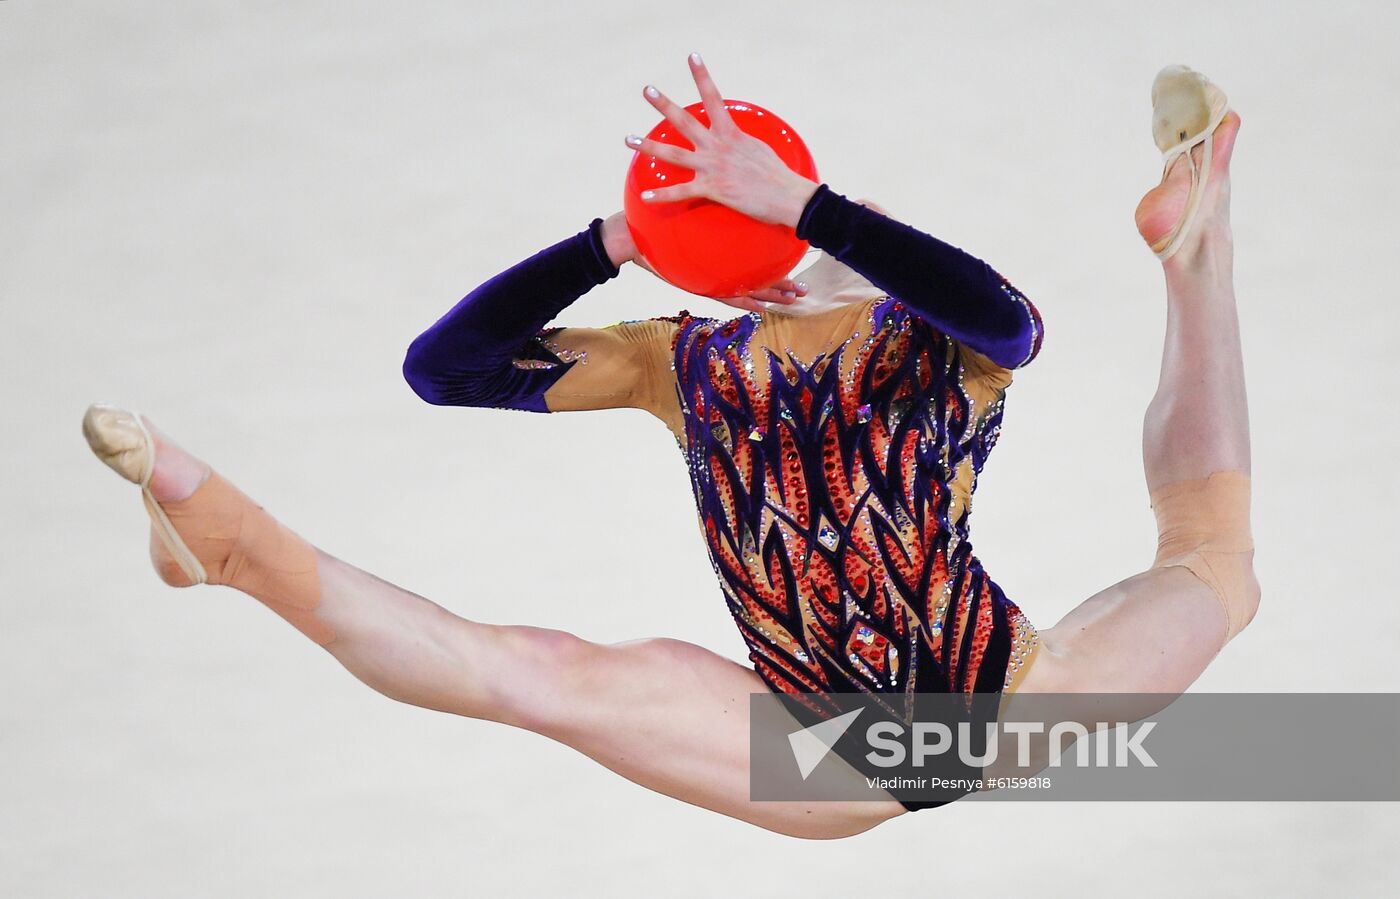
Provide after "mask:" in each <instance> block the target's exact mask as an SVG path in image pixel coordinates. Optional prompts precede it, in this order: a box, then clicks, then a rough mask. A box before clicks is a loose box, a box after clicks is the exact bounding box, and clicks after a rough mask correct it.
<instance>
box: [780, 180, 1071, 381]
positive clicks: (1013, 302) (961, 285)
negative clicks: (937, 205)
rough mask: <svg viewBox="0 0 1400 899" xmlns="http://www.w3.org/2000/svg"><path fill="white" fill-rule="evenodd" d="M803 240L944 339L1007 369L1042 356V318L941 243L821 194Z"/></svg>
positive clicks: (804, 220)
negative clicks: (851, 270) (941, 333)
mask: <svg viewBox="0 0 1400 899" xmlns="http://www.w3.org/2000/svg"><path fill="white" fill-rule="evenodd" d="M796 232H797V236H798V237H799V238H801V239H803V240H805V241H807V242H808V243H810V244H812V246H814V247H817V248H818V249H821V250H825V251H826V252H827V253H830V254H831V256H832V257H833V258H834V259H836V260H838V261H839V262H841V263H843V264H845V265H848V266H850V267H851V268H852V269H854V270H855V271H857V272H859V273H860V274H862V275H864V276H865V277H866V278H868V279H869V280H870V281H871V283H873V284H874V285H875V286H876V287H879V288H880V289H881V290H884V291H886V292H888V293H889V295H890V296H892V297H894V298H895V299H897V300H899V301H900V302H901V303H903V304H904V305H905V306H908V307H909V308H910V309H911V310H913V311H914V312H915V313H916V314H918V315H919V317H920V318H923V319H924V320H926V321H928V322H929V323H930V324H932V325H933V326H934V327H935V328H937V329H939V330H940V331H942V332H943V333H944V334H947V335H948V336H950V337H952V338H954V339H956V340H958V341H960V342H962V343H963V344H965V345H967V346H969V347H971V348H972V349H974V350H976V351H977V352H979V353H982V354H983V355H985V356H987V357H988V358H989V359H991V360H992V361H993V362H995V363H997V364H998V365H1001V366H1004V367H1006V368H1019V367H1020V366H1023V365H1025V364H1026V363H1028V362H1030V361H1031V360H1032V359H1034V358H1035V355H1036V353H1038V352H1040V342H1041V335H1042V334H1043V333H1044V329H1043V327H1042V326H1041V321H1040V313H1039V312H1038V311H1037V310H1036V308H1035V306H1034V305H1032V304H1031V301H1030V300H1028V299H1026V297H1025V296H1024V295H1022V293H1021V292H1020V291H1019V290H1017V289H1016V288H1015V287H1013V286H1012V285H1011V283H1010V282H1008V281H1007V280H1006V279H1005V278H1003V277H1002V276H1001V275H1000V274H998V273H997V272H996V271H995V270H994V269H993V268H992V267H991V266H989V265H987V264H986V263H985V262H983V261H982V260H980V259H978V258H976V257H975V256H972V255H970V254H968V253H965V252H963V251H962V250H960V249H958V248H957V247H954V246H952V245H950V244H947V243H944V242H943V241H941V240H939V239H938V238H936V237H933V236H931V235H928V234H925V233H924V232H922V231H919V230H917V229H915V228H911V227H910V226H908V225H906V224H903V223H902V222H898V221H895V220H894V219H892V218H889V217H888V216H884V215H881V214H880V213H878V212H876V211H875V210H873V209H870V208H869V207H866V206H862V205H860V204H859V203H856V202H854V201H852V200H849V199H847V198H846V197H844V196H842V195H841V194H838V193H835V192H834V191H832V190H831V189H830V188H829V187H827V185H825V184H822V185H820V186H818V187H817V191H816V193H814V194H813V195H812V197H811V199H809V200H808V201H807V205H806V206H805V207H804V208H803V210H802V216H801V218H799V219H798V222H797V228H796Z"/></svg>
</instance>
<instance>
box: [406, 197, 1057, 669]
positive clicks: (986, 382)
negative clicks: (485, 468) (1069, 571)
mask: <svg viewBox="0 0 1400 899" xmlns="http://www.w3.org/2000/svg"><path fill="white" fill-rule="evenodd" d="M601 221H602V220H601V219H595V220H594V221H593V222H592V223H591V225H590V227H589V229H588V230H587V231H586V232H582V233H580V234H579V235H577V236H576V237H575V238H573V239H571V240H570V241H564V242H561V243H560V244H557V245H555V246H554V247H552V248H550V249H549V250H545V251H542V252H541V253H539V254H536V255H535V256H534V257H531V258H530V259H528V260H526V261H525V262H522V263H521V264H519V265H517V266H516V267H515V268H513V269H511V270H509V271H507V272H505V273H503V274H502V275H499V276H497V278H495V279H493V280H492V281H491V282H487V284H484V285H483V286H482V287H480V288H478V289H477V291H474V292H473V294H472V295H469V296H468V297H467V298H466V299H464V300H463V301H462V302H461V303H459V304H458V306H457V307H456V308H454V309H453V310H452V311H451V312H449V313H448V314H447V315H446V316H444V317H443V319H441V320H440V321H439V322H438V323H437V324H435V325H434V326H433V328H431V329H429V331H427V332H425V333H424V334H423V335H422V336H420V337H419V339H418V340H416V341H415V342H414V346H413V347H412V348H410V352H409V355H408V359H407V360H406V362H405V374H406V376H407V377H408V379H409V382H410V383H411V384H412V385H413V387H414V390H415V391H416V392H418V393H419V395H420V396H422V397H424V398H425V399H427V400H429V401H430V402H435V403H442V404H454V405H480V406H495V407H504V408H514V409H527V410H532V411H550V408H549V406H547V405H546V403H545V401H544V393H545V391H546V390H548V389H549V388H550V387H552V386H553V385H554V384H555V383H557V382H558V381H559V379H560V378H562V377H563V375H564V374H565V373H566V372H567V371H568V370H569V369H571V368H572V367H573V366H575V365H578V364H587V363H588V361H589V360H588V359H587V358H586V355H587V353H588V352H592V351H591V350H587V349H584V350H578V349H570V348H569V347H567V346H565V345H564V344H565V343H566V341H563V338H564V337H565V335H567V334H568V332H569V331H571V330H577V329H561V328H557V327H546V326H545V325H546V323H547V322H548V321H549V320H550V319H552V318H553V316H554V315H555V314H557V312H558V311H559V310H560V309H562V308H563V307H564V306H566V305H568V303H570V302H572V301H573V300H574V299H576V298H577V297H578V296H580V295H582V294H583V293H584V292H586V291H587V290H589V289H591V287H593V286H594V285H596V284H601V283H603V282H605V281H606V280H608V279H609V278H611V277H615V276H616V274H617V269H616V267H615V266H613V265H612V264H611V262H610V261H609V260H608V258H607V256H606V254H605V252H604V251H603V248H602V242H601V237H600V225H601ZM796 232H797V236H798V237H801V238H803V239H806V240H808V241H809V242H811V243H812V244H813V245H814V246H817V247H819V248H821V249H824V250H827V251H829V252H831V253H832V255H833V256H834V257H835V258H836V259H839V260H840V261H841V262H842V263H843V264H845V265H847V266H849V267H850V268H852V269H854V270H856V271H859V272H860V274H861V275H863V276H864V277H866V278H868V279H869V282H870V283H871V284H872V286H873V289H872V290H871V292H870V293H871V296H870V297H869V298H868V299H866V300H864V301H863V302H855V303H850V304H848V305H845V306H842V307H839V308H837V309H834V310H832V311H827V312H822V313H820V314H818V315H815V316H812V317H809V318H806V319H802V320H798V319H796V318H793V317H791V316H784V315H782V314H780V313H774V312H771V311H770V312H769V313H766V314H763V315H760V314H758V313H752V314H748V315H741V316H739V317H737V318H733V319H729V320H721V319H716V318H707V317H701V316H695V315H692V314H690V313H689V312H688V311H682V312H681V313H679V314H678V315H671V316H658V317H655V318H651V319H643V320H639V321H628V322H619V323H617V324H615V325H611V326H608V327H607V328H605V329H601V331H599V332H597V333H599V334H602V333H604V332H606V333H607V335H608V337H609V339H610V340H611V341H612V343H606V342H604V343H596V344H593V345H594V346H604V347H609V346H610V347H613V348H614V349H615V352H614V355H625V354H624V353H623V352H622V351H621V350H616V348H618V347H626V348H628V349H629V350H630V351H631V355H630V356H628V358H631V359H634V360H640V364H642V365H645V366H647V367H648V372H647V378H646V379H645V380H646V383H648V384H649V385H651V387H650V391H649V394H648V395H649V396H650V398H651V399H650V400H649V401H647V402H641V401H638V400H637V398H636V397H632V398H631V399H630V400H618V401H615V402H609V403H600V404H601V405H644V406H645V407H647V408H650V409H651V410H652V411H654V412H656V413H657V414H658V415H659V416H661V417H662V418H663V420H666V421H667V423H668V425H669V426H670V428H671V430H672V433H673V435H674V436H675V437H676V442H677V444H678V446H679V447H680V449H681V451H682V452H683V454H684V457H685V461H686V464H687V467H688V470H689V474H690V480H691V485H692V488H693V491H694V495H695V502H696V509H697V512H698V515H699V521H700V526H701V530H702V532H703V535H704V538H705V541H706V544H707V547H708V550H709V555H710V559H711V561H712V563H713V565H714V569H715V572H716V574H717V576H718V578H719V582H720V586H721V589H722V590H723V592H724V595H725V599H726V601H727V603H728V606H729V610H730V612H731V613H732V614H733V616H734V619H735V621H736V622H737V624H738V626H739V629H740V631H741V632H742V634H743V637H744V640H745V641H746V643H747V644H748V646H749V650H750V654H749V657H750V659H751V660H752V662H753V665H754V668H755V670H756V671H757V672H758V674H759V675H760V676H761V677H762V678H763V680H764V682H765V683H767V684H768V685H769V687H770V688H771V689H773V690H777V691H783V692H788V693H803V692H813V691H831V692H882V693H890V692H895V693H912V692H928V691H932V692H967V693H971V692H979V693H980V692H999V691H1002V690H1004V689H1006V688H1007V687H1008V686H1010V685H1011V684H1012V683H1013V681H1014V679H1015V678H1016V676H1017V674H1018V673H1019V672H1020V671H1022V670H1023V669H1024V667H1025V663H1026V660H1027V659H1028V657H1029V655H1030V653H1032V652H1033V651H1034V649H1035V648H1036V643H1037V637H1036V632H1035V629H1034V628H1033V627H1032V626H1031V624H1030V622H1029V621H1028V620H1027V619H1026V616H1025V615H1023V614H1022V613H1021V611H1020V609H1019V608H1018V607H1017V606H1016V604H1015V603H1013V602H1012V601H1011V600H1010V599H1008V598H1007V597H1006V596H1005V595H1004V594H1003V592H1002V590H1001V588H1000V587H998V586H997V584H996V583H995V582H994V581H993V580H992V579H991V578H990V577H989V576H988V575H987V573H986V572H985V571H984V570H983V567H982V564H981V562H980V561H979V560H978V559H977V557H976V556H975V555H974V553H973V550H972V544H971V542H970V540H969V531H968V519H969V512H970V500H971V495H972V492H973V489H974V487H975V483H976V479H977V476H978V474H979V473H980V472H981V470H982V466H983V464H984V463H985V461H986V459H987V456H988V454H989V453H990V452H991V450H992V447H993V446H994V445H995V444H996V441H997V436H998V433H999V431H1000V427H1001V421H1002V410H1003V403H1004V397H1005V388H1006V386H1007V385H1008V384H1009V383H1010V381H1011V369H1013V368H1016V367H1019V366H1021V365H1024V364H1025V363H1027V362H1029V361H1030V360H1031V359H1032V358H1033V357H1034V356H1035V355H1036V353H1037V352H1038V350H1039V347H1040V342H1041V336H1042V333H1043V328H1042V326H1041V321H1040V317H1039V314H1038V312H1037V311H1036V309H1035V307H1034V306H1033V305H1032V304H1031V303H1030V302H1029V301H1028V300H1027V299H1026V298H1025V297H1024V295H1022V294H1021V293H1020V292H1019V291H1018V290H1016V288H1015V287H1013V286H1012V285H1011V284H1010V283H1009V282H1008V281H1007V280H1006V279H1005V278H1003V277H1001V276H1000V275H999V274H997V273H996V272H995V271H994V270H992V269H991V268H990V267H988V266H986V264H985V263H982V262H981V261H980V260H977V259H975V258H974V257H972V256H970V255H968V254H966V253H964V252H962V251H961V250H958V249H957V248H955V247H952V246H950V245H948V244H945V243H943V242H941V241H938V240H937V239H936V238H933V237H931V236H930V235H927V234H924V233H923V232H919V231H917V230H915V229H913V228H910V227H909V226H907V225H904V224H902V223H899V222H896V221H894V220H892V219H890V218H888V217H886V216H883V215H880V214H879V213H876V212H874V211H872V210H870V209H867V208H866V207H863V206H860V205H859V204H856V203H853V202H851V201H850V200H847V199H846V198H845V197H843V196H841V195H840V194H835V193H833V192H831V191H830V189H829V188H828V187H827V186H826V185H825V184H823V185H820V186H819V188H818V190H817V192H816V194H814V195H813V197H812V198H811V200H810V201H809V202H808V204H807V207H806V208H805V209H804V210H803V214H802V218H801V220H800V221H799V223H798V225H797V228H796ZM526 298H529V302H528V303H526V302H524V301H525V299H526ZM522 307H525V308H522ZM817 334H823V335H826V334H830V335H833V336H834V339H833V340H831V341H829V348H828V349H827V350H825V351H822V352H816V353H815V354H814V355H813V356H812V357H810V358H803V357H801V356H800V355H799V354H798V353H796V352H794V351H793V350H792V348H791V347H790V346H788V343H789V342H797V341H798V340H806V339H807V337H808V336H811V335H817ZM580 345H582V344H580ZM594 361H595V363H596V362H599V361H601V360H596V359H595V360H594ZM605 364H606V363H605ZM561 387H562V385H561Z"/></svg>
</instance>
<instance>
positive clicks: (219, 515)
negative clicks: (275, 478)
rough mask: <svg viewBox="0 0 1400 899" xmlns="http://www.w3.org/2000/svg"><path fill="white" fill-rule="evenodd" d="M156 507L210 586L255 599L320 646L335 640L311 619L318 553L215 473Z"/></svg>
mask: <svg viewBox="0 0 1400 899" xmlns="http://www.w3.org/2000/svg"><path fill="white" fill-rule="evenodd" d="M160 505H161V507H162V508H163V509H164V510H165V514H166V516H167V517H168V518H169V519H170V523H171V524H172V525H174V527H175V529H176V530H177V531H178V532H179V534H180V538H181V539H182V540H183V541H184V543H185V545H186V546H188V547H189V549H190V552H191V553H193V554H194V556H195V558H197V559H199V561H200V562H201V564H203V566H204V568H205V571H206V572H207V574H208V578H209V583H211V584H226V585H227V586H230V587H233V588H234V589H236V590H241V591H243V592H244V593H247V594H248V595H250V596H253V597H256V598H257V599H259V600H261V601H262V602H263V603H264V604H266V605H267V606H269V607H270V608H271V609H272V610H273V611H275V612H277V613H278V614H279V615H281V616H282V617H283V618H286V619H287V620H288V621H289V622H291V624H292V625H293V626H295V627H296V628H297V630H299V631H301V632H302V633H304V634H306V636H308V637H310V638H311V639H312V640H314V641H316V642H317V643H319V644H320V645H322V646H325V645H326V644H328V643H330V642H331V641H332V640H334V639H335V632H334V631H333V630H332V629H331V627H330V626H329V625H328V624H326V623H325V622H323V621H321V620H319V619H318V618H317V617H316V614H315V610H316V608H317V606H319V605H320V603H321V582H320V578H319V576H318V575H317V572H316V551H315V550H314V549H312V547H311V544H309V543H307V542H306V541H305V540H303V539H302V538H301V537H300V536H298V535H297V534H296V533H295V532H293V531H292V530H290V529H289V528H287V527H286V526H285V525H283V524H282V523H281V522H279V521H278V520H277V519H275V518H273V517H272V516H271V515H269V514H267V512H266V511H264V510H263V508H262V507H261V506H259V505H258V504H257V503H255V502H253V500H252V499H250V498H249V497H248V496H247V495H246V494H244V493H243V492H242V491H241V490H239V489H238V488H237V487H235V486H233V484H231V483H229V482H228V481H227V480H225V479H224V477H223V476H222V475H220V474H219V473H218V472H217V471H211V472H210V473H209V478H208V480H206V481H205V482H204V483H203V484H201V485H200V486H199V488H198V489H196V490H195V492H194V493H192V494H190V495H189V496H188V497H187V498H185V499H182V500H176V501H173V502H163V503H161V504H160ZM220 560H222V561H220Z"/></svg>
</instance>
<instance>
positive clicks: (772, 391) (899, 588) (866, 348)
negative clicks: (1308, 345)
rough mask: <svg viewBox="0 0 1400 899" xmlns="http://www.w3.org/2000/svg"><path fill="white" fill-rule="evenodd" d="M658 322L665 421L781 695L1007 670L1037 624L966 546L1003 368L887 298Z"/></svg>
mask: <svg viewBox="0 0 1400 899" xmlns="http://www.w3.org/2000/svg"><path fill="white" fill-rule="evenodd" d="M649 323H653V324H656V325H660V324H662V323H669V324H670V327H668V328H667V329H666V330H667V331H668V332H669V336H670V354H671V362H670V370H671V372H672V373H673V375H674V384H673V385H672V386H673V387H674V392H675V398H676V408H674V409H673V410H671V412H670V413H669V414H667V415H663V418H664V419H667V420H668V426H669V427H670V428H671V431H672V433H673V435H674V436H675V437H676V442H677V444H678V445H679V447H680V449H681V450H682V452H683V454H684V457H685V460H686V464H687V467H688V469H689V474H690V480H691V486H692V489H693V491H694V495H695V502H696V508H697V512H698V515H699V523H700V527H701V531H702V533H703V535H704V538H705V541H706V545H707V547H708V551H709V555H710V559H711V562H712V563H713V566H714V569H715V573H716V575H717V576H718V578H719V582H720V587H721V589H722V590H723V592H724V595H725V599H726V601H727V603H728V606H729V609H730V612H731V613H732V614H733V616H734V619H735V621H736V623H737V624H738V626H739V629H740V631H741V632H742V634H743V637H744V640H745V642H746V643H747V644H748V646H749V658H750V659H751V660H752V662H753V665H754V667H755V670H756V671H757V672H758V674H759V675H760V676H761V677H762V678H763V680H764V681H765V682H766V683H767V684H768V686H769V687H770V688H771V689H773V690H776V691H782V692H787V693H804V692H812V691H827V692H881V693H891V692H893V693H913V692H998V691H1000V690H1002V689H1004V688H1005V686H1006V685H1008V684H1010V683H1011V682H1012V681H1013V679H1014V678H1015V677H1016V675H1017V673H1018V672H1019V671H1020V670H1021V669H1022V667H1023V666H1024V663H1025V661H1026V659H1027V658H1028V656H1029V653H1030V652H1031V650H1032V649H1033V648H1034V646H1035V643H1036V632H1035V630H1034V628H1033V627H1032V626H1031V624H1030V622H1029V621H1028V620H1027V619H1026V617H1025V616H1024V615H1023V614H1022V613H1021V610H1020V609H1019V608H1018V607H1017V606H1016V604H1015V603H1013V602H1012V601H1011V600H1010V599H1008V598H1007V597H1006V596H1005V595H1004V594H1003V592H1002V590H1001V589H1000V588H999V587H998V586H997V584H996V582H994V581H993V580H992V579H991V578H990V577H989V576H988V575H987V573H986V572H985V571H984V570H983V568H982V565H981V563H980V562H979V561H978V559H977V557H976V556H975V555H974V554H973V550H972V544H971V542H970V541H969V539H968V519H969V514H970V501H971V497H972V492H973V490H974V488H975V485H976V481H977V476H978V474H979V473H980V471H981V469H982V466H983V464H984V462H985V461H986V459H987V456H988V454H989V453H990V452H991V449H992V447H993V446H994V445H995V444H996V441H997V435H998V432H999V431H1000V427H1001V419H1002V408H1003V403H1004V398H1005V391H1006V387H1007V385H1009V383H1010V381H1011V372H1010V371H1009V370H1008V369H1005V368H1003V367H1001V366H999V365H997V364H995V363H993V362H992V361H991V360H990V359H988V358H986V357H985V356H982V355H981V354H980V353H977V352H975V351H973V350H971V349H969V348H968V347H966V346H965V345H963V344H961V343H959V342H958V341H956V340H954V339H952V338H950V337H948V336H947V335H945V334H942V333H941V332H939V331H938V330H937V329H936V328H934V327H933V326H932V325H930V324H929V323H928V322H927V321H925V320H924V319H923V318H921V317H920V316H918V315H915V314H914V313H913V312H912V311H911V310H910V309H909V308H907V307H906V306H905V305H904V304H902V303H901V302H899V301H898V300H896V299H893V298H891V297H889V296H888V295H882V296H875V297H872V298H870V299H867V300H864V301H862V302H854V303H850V304H848V305H846V306H843V307H838V308H835V309H831V310H827V311H824V312H822V313H820V314H817V315H810V316H801V317H798V316H792V315H785V314H782V313H780V312H772V311H770V312H768V313H765V314H759V313H750V314H747V315H743V316H740V317H738V318H734V319H729V320H721V319H714V318H706V317H698V316H694V315H691V314H690V313H689V312H688V311H682V312H681V313H679V314H678V315H675V316H668V317H664V318H659V319H652V320H649ZM635 324H641V323H635ZM823 340H826V344H825V348H821V342H822V341H823ZM809 354H810V355H809Z"/></svg>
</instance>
